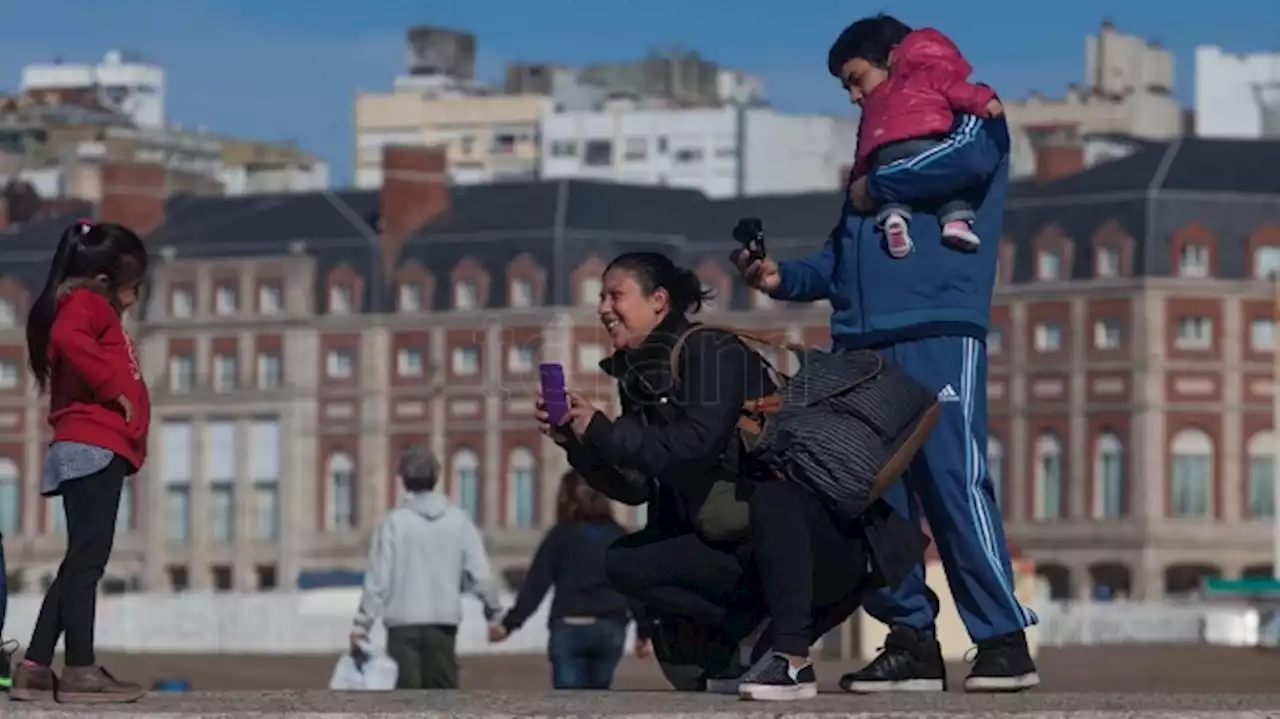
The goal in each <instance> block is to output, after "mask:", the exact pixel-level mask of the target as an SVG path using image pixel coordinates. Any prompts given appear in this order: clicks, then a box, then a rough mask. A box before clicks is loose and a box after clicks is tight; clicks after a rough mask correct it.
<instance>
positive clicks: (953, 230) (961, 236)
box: [942, 220, 982, 250]
mask: <svg viewBox="0 0 1280 719" xmlns="http://www.w3.org/2000/svg"><path fill="white" fill-rule="evenodd" d="M942 239H944V240H946V241H947V242H950V243H951V244H953V245H955V246H957V247H959V248H960V249H962V250H976V249H978V245H981V244H982V240H981V239H979V238H978V235H977V233H975V232H974V231H973V225H970V224H969V223H968V222H967V221H965V220H952V221H950V222H948V223H947V224H945V225H943V226H942Z"/></svg>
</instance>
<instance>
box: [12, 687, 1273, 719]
mask: <svg viewBox="0 0 1280 719" xmlns="http://www.w3.org/2000/svg"><path fill="white" fill-rule="evenodd" d="M0 716H3V717H4V718H5V719H87V718H90V717H93V718H101V719H133V718H135V717H137V718H138V719H160V718H161V717H163V718H164V719H180V718H185V717H193V718H194V717H207V718H214V717H216V718H218V719H240V718H242V717H243V718H244V719H277V718H278V719H310V718H312V717H315V718H316V719H320V718H322V717H323V718H324V719H339V718H341V719H346V718H347V717H385V718H386V719H393V718H395V719H398V718H400V717H404V718H405V719H409V718H411V717H412V718H413V719H445V718H446V717H466V718H467V719H513V718H515V717H539V718H540V719H553V718H558V717H619V718H621V717H626V718H627V719H739V718H740V717H741V718H744V719H745V718H748V717H750V718H751V719H765V718H766V717H767V718H768V719H781V718H782V717H796V719H801V718H803V719H828V718H830V719H836V718H837V717H841V718H843V717H893V718H895V719H898V718H901V719H906V718H908V717H910V718H912V719H914V718H916V717H921V718H923V717H945V718H947V719H960V718H967V717H999V716H1019V717H1071V718H1072V719H1086V718H1090V719H1091V718H1095V717H1096V718H1103V717H1106V718H1108V719H1111V718H1116V719H1119V718H1120V717H1142V718H1144V719H1145V718H1146V717H1179V718H1186V719H1190V718H1192V717H1195V718H1199V717H1206V718H1207V717H1259V718H1261V717H1274V716H1280V696H1257V695H1243V696H1242V695H1226V694H1223V695H1205V694H1182V695H1178V694H1165V693H1161V694H1059V693H1037V692H1028V693H1025V694H1020V695H1009V696H971V695H965V694H959V693H954V692H951V693H946V694H933V695H898V696H877V697H857V696H853V695H849V694H824V695H822V696H820V697H819V698H817V699H815V700H812V701H805V702H791V703H758V702H743V701H740V700H738V699H736V698H734V697H720V696H709V695H700V694H677V693H674V692H631V691H616V692H547V691H540V692H514V691H459V692H418V693H415V692H369V693H337V692H327V691H286V692H208V693H193V694H175V695H152V696H150V697H148V698H146V699H144V700H143V701H142V702H140V703H138V704H134V705H125V706H111V707H75V706H63V705H57V704H53V705H49V706H38V705H31V704H17V703H11V704H8V705H4V704H3V703H0Z"/></svg>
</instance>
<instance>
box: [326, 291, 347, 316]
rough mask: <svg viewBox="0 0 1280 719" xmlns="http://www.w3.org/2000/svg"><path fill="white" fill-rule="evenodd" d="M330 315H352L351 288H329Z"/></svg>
mask: <svg viewBox="0 0 1280 719" xmlns="http://www.w3.org/2000/svg"><path fill="white" fill-rule="evenodd" d="M329 314H331V315H349V314H351V288H350V287H348V286H347V285H330V286H329Z"/></svg>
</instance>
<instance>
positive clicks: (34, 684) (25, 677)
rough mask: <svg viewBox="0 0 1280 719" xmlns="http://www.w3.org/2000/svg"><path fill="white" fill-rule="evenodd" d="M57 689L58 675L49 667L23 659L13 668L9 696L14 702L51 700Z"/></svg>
mask: <svg viewBox="0 0 1280 719" xmlns="http://www.w3.org/2000/svg"><path fill="white" fill-rule="evenodd" d="M57 689H58V675H57V674H54V673H53V670H52V669H50V668H49V667H42V666H40V665H39V664H33V663H31V662H27V661H24V662H22V663H20V664H18V666H17V668H16V669H14V670H13V686H12V687H10V688H9V698H10V699H12V700H13V701H15V702H51V701H53V699H54V692H56V691H57Z"/></svg>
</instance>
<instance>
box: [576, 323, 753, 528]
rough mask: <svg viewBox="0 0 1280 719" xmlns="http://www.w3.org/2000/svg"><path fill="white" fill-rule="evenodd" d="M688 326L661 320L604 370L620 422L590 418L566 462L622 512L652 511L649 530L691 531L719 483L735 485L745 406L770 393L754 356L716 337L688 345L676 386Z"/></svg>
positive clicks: (695, 336)
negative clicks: (624, 507)
mask: <svg viewBox="0 0 1280 719" xmlns="http://www.w3.org/2000/svg"><path fill="white" fill-rule="evenodd" d="M690 326H691V324H690V322H689V321H688V320H687V319H685V318H684V317H676V316H672V317H668V318H667V319H666V320H664V321H663V322H662V323H661V324H659V325H658V327H657V328H655V329H654V331H653V332H651V333H650V334H649V336H648V337H647V338H646V339H645V341H644V342H643V343H642V344H641V345H640V346H639V347H637V348H635V349H632V350H627V351H622V352H616V353H614V354H613V355H612V356H610V357H608V358H607V359H605V361H604V362H602V363H601V365H600V366H601V369H603V370H604V371H605V372H607V373H608V374H610V375H612V376H613V377H615V378H617V380H618V391H619V394H620V397H621V400H622V402H621V404H622V413H621V415H620V416H619V417H618V418H617V419H615V420H610V419H608V418H607V417H605V416H604V415H603V414H597V415H596V416H595V418H593V419H592V420H591V423H590V425H589V426H588V427H587V430H586V432H585V433H584V434H583V437H582V440H581V442H574V443H571V445H570V447H569V452H568V454H569V463H570V464H572V465H573V467H574V469H576V470H578V472H579V473H580V474H582V475H583V477H585V478H586V479H587V481H588V483H589V484H591V485H592V486H593V487H595V488H596V489H597V490H599V491H601V492H603V493H604V494H606V495H608V496H609V497H611V498H613V499H615V500H618V501H621V502H624V503H627V504H642V503H644V502H651V505H650V510H649V517H650V522H651V523H654V522H657V523H660V524H661V525H663V526H666V527H671V528H676V527H691V526H692V523H691V520H690V517H692V516H694V515H695V514H696V510H697V509H698V508H699V507H701V505H702V502H703V501H704V500H705V499H706V496H707V493H708V492H709V491H710V489H711V485H712V484H713V483H714V482H715V481H716V480H728V481H737V480H738V478H739V476H740V475H741V474H742V472H741V471H740V466H739V465H740V459H741V457H740V455H741V445H740V443H739V440H738V433H737V423H738V418H739V417H740V416H741V413H742V405H743V403H744V402H746V401H747V400H750V399H757V398H759V397H762V396H764V395H767V394H769V393H771V392H773V391H774V385H773V382H772V380H771V378H770V376H769V373H768V368H767V366H766V365H765V363H764V361H763V360H762V359H761V357H760V356H759V354H757V353H756V352H754V351H752V350H751V349H749V348H748V347H747V346H746V345H745V344H743V342H742V341H741V340H739V339H738V338H737V337H736V336H734V335H733V334H731V333H729V332H725V331H723V330H717V329H714V328H707V329H700V330H697V331H695V332H693V333H692V334H690V335H689V336H688V339H687V340H686V343H685V345H684V348H683V349H682V350H681V353H680V370H679V371H680V377H679V381H677V380H676V378H675V377H674V376H673V374H672V371H671V370H672V368H671V350H672V347H673V345H674V344H675V342H676V340H677V339H678V338H679V337H680V335H681V334H683V333H684V332H686V331H687V330H688V329H689V328H690ZM652 480H657V481H656V482H654V481H652Z"/></svg>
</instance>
